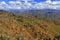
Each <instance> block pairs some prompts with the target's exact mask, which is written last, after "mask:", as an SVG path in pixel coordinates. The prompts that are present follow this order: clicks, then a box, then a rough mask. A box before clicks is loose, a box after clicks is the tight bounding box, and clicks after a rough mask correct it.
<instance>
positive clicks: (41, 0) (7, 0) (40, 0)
mask: <svg viewBox="0 0 60 40" xmlns="http://www.w3.org/2000/svg"><path fill="white" fill-rule="evenodd" d="M1 1H5V2H7V3H8V2H9V1H16V0H0V2H1ZM34 1H36V2H43V1H46V0H34ZM51 1H54V0H51Z"/></svg>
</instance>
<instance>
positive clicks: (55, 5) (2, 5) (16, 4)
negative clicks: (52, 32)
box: [0, 1, 60, 9]
mask: <svg viewBox="0 0 60 40" xmlns="http://www.w3.org/2000/svg"><path fill="white" fill-rule="evenodd" d="M29 8H33V9H46V8H49V9H59V8H60V1H54V2H51V1H45V2H40V3H37V2H36V4H33V3H22V2H20V1H10V2H9V3H8V4H7V3H6V2H5V1H2V2H0V9H29Z"/></svg>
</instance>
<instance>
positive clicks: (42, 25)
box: [0, 10, 60, 40]
mask: <svg viewBox="0 0 60 40" xmlns="http://www.w3.org/2000/svg"><path fill="white" fill-rule="evenodd" d="M31 12H32V11H31ZM31 12H30V11H29V12H27V13H28V14H27V13H26V12H25V13H26V14H24V13H20V14H14V13H11V12H7V11H3V10H0V40H56V39H57V40H58V39H59V37H60V19H59V17H58V18H57V15H56V14H57V13H55V12H54V13H55V15H56V17H55V16H53V18H52V17H48V16H49V14H47V13H45V14H44V12H43V11H41V12H39V13H37V12H32V14H31ZM34 13H35V15H34ZM40 13H41V14H40ZM49 13H51V12H49ZM30 14H31V15H30ZM37 15H38V16H37ZM42 15H43V16H42ZM45 15H47V16H45ZM54 17H55V18H54Z"/></svg>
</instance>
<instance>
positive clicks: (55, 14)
mask: <svg viewBox="0 0 60 40" xmlns="http://www.w3.org/2000/svg"><path fill="white" fill-rule="evenodd" d="M7 11H8V12H12V13H16V14H28V15H32V16H44V17H47V18H58V19H60V10H53V9H44V10H7Z"/></svg>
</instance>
